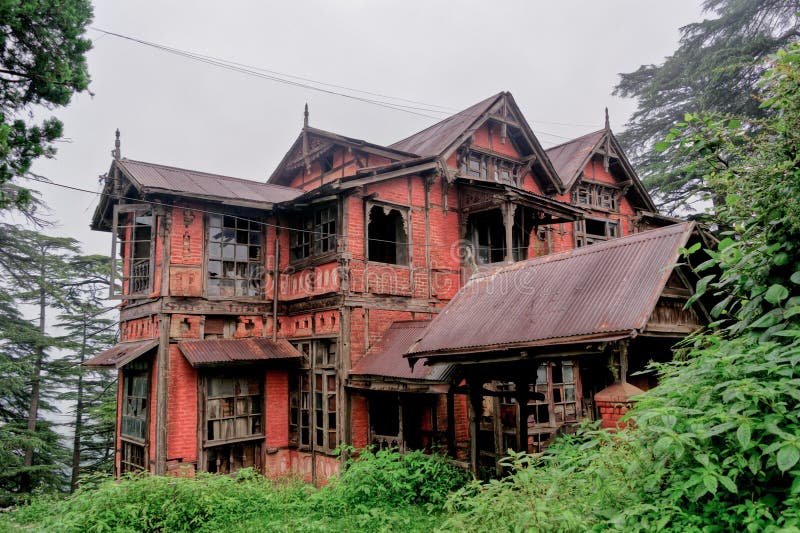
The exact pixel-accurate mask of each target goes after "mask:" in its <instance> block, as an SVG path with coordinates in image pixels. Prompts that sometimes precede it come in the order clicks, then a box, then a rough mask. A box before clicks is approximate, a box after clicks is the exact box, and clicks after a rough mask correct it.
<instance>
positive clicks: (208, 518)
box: [0, 450, 466, 533]
mask: <svg viewBox="0 0 800 533" xmlns="http://www.w3.org/2000/svg"><path fill="white" fill-rule="evenodd" d="M465 479H466V475H465V473H464V472H463V471H461V470H459V469H457V468H455V467H453V466H451V465H450V463H449V462H448V461H447V460H445V459H444V458H443V457H441V456H438V455H425V454H423V453H421V452H412V453H409V454H399V453H397V452H394V451H386V450H385V451H380V452H377V453H372V452H369V451H365V452H362V453H361V454H360V456H359V457H358V459H356V460H351V461H349V462H348V463H347V469H346V470H345V471H344V472H343V473H342V475H341V476H340V477H339V478H337V479H335V480H333V481H332V482H331V483H330V484H329V485H328V486H325V487H323V488H320V489H314V488H312V487H311V486H310V485H307V484H305V483H302V482H300V481H298V480H287V479H284V480H279V481H272V480H268V479H266V478H264V477H262V476H260V475H257V474H255V473H254V472H253V471H252V470H251V469H246V470H242V471H239V472H238V473H237V474H236V475H235V476H232V477H229V476H218V475H211V474H203V475H199V476H198V477H197V478H195V479H189V478H168V477H156V476H145V477H139V478H126V479H124V480H122V481H121V482H119V483H116V482H114V481H112V480H110V479H108V478H100V480H99V481H98V480H97V479H94V480H93V479H89V480H86V481H87V482H86V483H84V485H83V487H82V488H80V489H79V490H78V491H77V492H76V493H75V495H73V496H71V497H69V498H68V499H62V500H58V499H52V498H50V499H47V498H43V499H38V500H36V501H35V502H34V503H33V504H31V505H29V506H27V507H24V508H21V509H19V510H18V511H16V512H14V513H12V514H10V515H6V516H5V517H3V518H2V519H0V529H2V528H5V529H8V530H31V531H61V532H64V533H67V532H71V531H75V532H85V531H135V532H139V531H242V532H244V531H387V530H392V531H431V530H432V529H433V528H434V527H435V526H436V524H437V523H438V522H439V521H440V515H441V513H442V506H443V504H444V501H445V499H446V498H447V495H448V493H449V492H450V491H452V490H454V489H455V488H457V487H459V486H460V485H461V484H463V482H464V481H465Z"/></svg>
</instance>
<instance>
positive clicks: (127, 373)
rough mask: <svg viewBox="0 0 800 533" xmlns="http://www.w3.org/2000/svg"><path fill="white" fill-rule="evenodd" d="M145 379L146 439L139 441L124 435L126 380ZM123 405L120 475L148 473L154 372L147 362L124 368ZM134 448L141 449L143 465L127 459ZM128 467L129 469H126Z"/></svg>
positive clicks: (120, 435) (132, 363) (120, 436)
mask: <svg viewBox="0 0 800 533" xmlns="http://www.w3.org/2000/svg"><path fill="white" fill-rule="evenodd" d="M142 376H143V377H144V378H145V384H146V387H147V390H146V392H145V396H144V400H145V406H144V415H145V416H144V421H143V422H144V438H143V439H139V438H137V437H133V436H129V435H125V434H124V433H123V424H122V418H123V416H124V415H123V411H124V409H125V406H126V405H127V401H126V398H127V389H126V383H125V382H126V380H127V378H128V377H142ZM121 386H122V404H121V405H120V406H119V416H120V425H119V428H118V431H117V435H118V437H119V440H120V449H119V470H120V474H125V473H128V472H143V471H147V470H149V468H150V410H151V407H152V405H151V401H152V390H151V389H152V372H151V365H150V364H149V363H146V362H141V361H132V362H130V363H128V364H127V365H125V366H124V367H122V383H121ZM134 448H138V449H141V453H142V457H143V462H142V464H141V465H137V464H134V463H131V462H130V461H129V460H126V458H128V457H130V456H131V453H130V452H132V451H133V450H134ZM126 465H127V468H126Z"/></svg>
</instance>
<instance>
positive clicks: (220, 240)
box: [208, 215, 264, 297]
mask: <svg viewBox="0 0 800 533" xmlns="http://www.w3.org/2000/svg"><path fill="white" fill-rule="evenodd" d="M262 236H263V231H262V227H261V224H260V223H259V222H257V221H255V220H248V219H244V218H240V217H233V216H223V215H209V217H208V295H209V296H225V297H230V296H255V297H263V296H264V280H263V267H262V263H263V258H262Z"/></svg>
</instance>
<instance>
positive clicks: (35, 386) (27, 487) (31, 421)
mask: <svg viewBox="0 0 800 533" xmlns="http://www.w3.org/2000/svg"><path fill="white" fill-rule="evenodd" d="M45 252H46V251H45V250H41V260H40V262H39V335H40V336H41V338H44V332H45V312H46V310H47V292H46V290H45V283H44V276H45V264H44V254H45ZM43 364H44V347H43V346H41V345H40V346H39V347H38V348H36V360H35V362H34V365H33V375H32V376H31V400H30V404H29V407H28V431H30V432H31V433H35V432H36V421H37V420H38V418H39V394H40V389H41V384H40V381H41V376H42V365H43ZM24 464H25V466H26V467H30V466H33V447H32V446H27V447H26V448H25V463H24ZM20 488H21V490H22V492H30V491H31V489H32V488H33V487H31V476H30V474H29V473H27V472H26V473H25V474H24V475H23V476H22V482H21V487H20Z"/></svg>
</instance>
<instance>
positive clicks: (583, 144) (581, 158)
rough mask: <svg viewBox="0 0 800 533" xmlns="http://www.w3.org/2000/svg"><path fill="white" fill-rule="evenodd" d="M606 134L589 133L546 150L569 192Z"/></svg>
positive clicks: (598, 132) (601, 132) (603, 131)
mask: <svg viewBox="0 0 800 533" xmlns="http://www.w3.org/2000/svg"><path fill="white" fill-rule="evenodd" d="M604 133H605V130H599V131H595V132H592V133H587V134H586V135H582V136H580V137H578V138H577V139H572V140H571V141H567V142H565V143H563V144H559V145H558V146H553V147H552V148H548V149H547V150H546V152H547V156H548V157H549V158H550V161H551V162H552V163H553V167H554V168H555V169H556V172H558V176H559V177H560V178H561V182H562V183H563V184H564V188H565V189H567V190H569V189H571V188H572V186H573V185H574V184H575V181H576V180H577V179H578V176H580V175H581V172H582V171H583V169H584V167H585V166H586V163H587V162H588V161H589V158H590V157H591V156H592V154H593V153H594V151H595V149H596V148H597V147H598V146H599V145H600V142H601V141H602V140H603V138H604Z"/></svg>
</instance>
